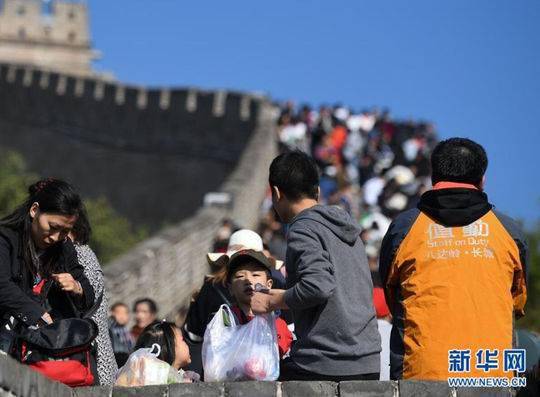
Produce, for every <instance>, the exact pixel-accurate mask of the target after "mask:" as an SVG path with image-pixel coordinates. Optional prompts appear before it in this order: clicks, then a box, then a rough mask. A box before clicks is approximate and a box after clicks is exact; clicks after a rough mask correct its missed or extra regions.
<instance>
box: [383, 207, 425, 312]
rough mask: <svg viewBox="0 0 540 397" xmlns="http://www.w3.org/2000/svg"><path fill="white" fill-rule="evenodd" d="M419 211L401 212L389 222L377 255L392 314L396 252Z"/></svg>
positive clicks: (396, 278) (396, 273)
mask: <svg viewBox="0 0 540 397" xmlns="http://www.w3.org/2000/svg"><path fill="white" fill-rule="evenodd" d="M419 214H420V211H419V210H418V209H416V208H415V209H412V210H409V211H406V212H403V213H401V214H400V215H399V216H398V217H397V218H396V219H395V220H394V221H393V222H392V223H391V224H390V227H389V228H388V231H387V232H386V234H385V236H384V238H383V241H382V244H381V250H380V256H379V275H380V276H381V282H382V284H383V288H384V293H385V297H386V304H387V305H388V307H389V309H390V311H391V312H392V315H394V313H393V310H394V304H395V298H396V297H395V296H394V289H395V286H396V285H397V284H398V281H399V268H398V264H396V263H395V258H396V253H397V251H398V249H399V247H400V245H401V243H402V242H403V239H404V238H405V236H406V235H407V233H408V232H409V231H410V229H411V227H412V225H413V224H414V222H415V221H416V219H417V217H418V215H419Z"/></svg>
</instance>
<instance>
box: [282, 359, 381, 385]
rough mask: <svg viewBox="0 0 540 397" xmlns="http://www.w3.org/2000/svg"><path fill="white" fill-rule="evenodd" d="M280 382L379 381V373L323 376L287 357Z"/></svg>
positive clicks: (283, 362) (283, 363) (283, 364)
mask: <svg viewBox="0 0 540 397" xmlns="http://www.w3.org/2000/svg"><path fill="white" fill-rule="evenodd" d="M279 380H280V381H288V380H327V381H331V382H342V381H347V380H379V373H378V372H376V373H373V374H361V375H344V376H332V375H321V374H316V373H315V372H310V371H306V370H305V369H302V368H300V367H299V366H298V365H296V364H295V363H294V361H293V360H291V359H290V357H287V358H286V359H284V360H283V361H281V363H280V366H279Z"/></svg>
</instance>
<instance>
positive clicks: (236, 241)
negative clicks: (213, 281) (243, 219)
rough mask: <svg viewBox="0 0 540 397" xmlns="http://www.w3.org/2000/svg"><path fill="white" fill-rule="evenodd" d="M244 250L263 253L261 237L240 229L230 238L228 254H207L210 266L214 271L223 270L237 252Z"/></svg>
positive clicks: (250, 231)
mask: <svg viewBox="0 0 540 397" xmlns="http://www.w3.org/2000/svg"><path fill="white" fill-rule="evenodd" d="M242 249H251V250H254V251H259V252H262V251H263V241H262V238H261V236H259V235H258V234H257V233H255V232H254V231H253V230H249V229H240V230H238V231H236V232H234V233H233V234H231V237H230V238H229V244H228V246H227V252H210V253H208V254H206V259H207V260H208V264H209V265H210V266H211V267H212V269H216V270H217V269H222V268H223V266H225V265H226V264H227V263H228V262H229V259H230V257H231V256H232V255H233V254H234V253H235V252H237V251H240V250H242Z"/></svg>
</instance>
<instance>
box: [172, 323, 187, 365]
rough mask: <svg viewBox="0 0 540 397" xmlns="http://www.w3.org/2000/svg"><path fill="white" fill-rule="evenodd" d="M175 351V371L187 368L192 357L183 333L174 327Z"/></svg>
mask: <svg viewBox="0 0 540 397" xmlns="http://www.w3.org/2000/svg"><path fill="white" fill-rule="evenodd" d="M174 351H175V357H174V361H173V363H172V366H173V367H174V368H175V369H177V370H178V369H180V368H182V367H185V366H186V365H188V364H189V363H190V362H191V356H190V354H189V347H188V345H187V343H186V342H185V341H184V337H183V336H182V331H180V329H178V328H177V327H174Z"/></svg>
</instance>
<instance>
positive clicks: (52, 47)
mask: <svg viewBox="0 0 540 397" xmlns="http://www.w3.org/2000/svg"><path fill="white" fill-rule="evenodd" d="M98 57H99V53H98V52H97V51H95V50H93V49H92V48H91V46H90V31H89V24H88V11H87V6H86V3H85V2H81V1H69V0H52V1H43V0H0V63H12V64H18V65H28V66H34V67H38V68H40V69H46V70H51V71H57V72H63V73H67V74H72V75H77V76H84V77H90V76H96V75H97V73H96V72H95V71H93V70H92V65H91V62H92V61H93V60H94V59H97V58H98Z"/></svg>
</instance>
